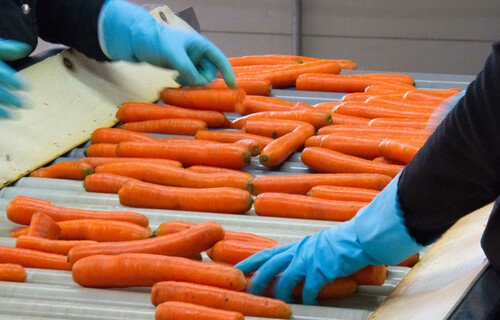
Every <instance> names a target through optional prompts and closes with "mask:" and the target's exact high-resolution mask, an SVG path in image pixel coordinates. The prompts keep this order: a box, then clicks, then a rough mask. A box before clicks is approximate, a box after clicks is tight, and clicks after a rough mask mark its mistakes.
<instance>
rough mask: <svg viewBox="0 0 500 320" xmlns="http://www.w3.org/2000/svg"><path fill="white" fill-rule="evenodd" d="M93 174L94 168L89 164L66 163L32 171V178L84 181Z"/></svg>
mask: <svg viewBox="0 0 500 320" xmlns="http://www.w3.org/2000/svg"><path fill="white" fill-rule="evenodd" d="M91 173H92V167H91V166H90V165H88V164H85V163H81V162H76V161H64V162H59V163H55V164H51V165H50V166H48V167H44V168H40V169H37V170H35V171H32V172H31V173H30V177H38V178H54V179H70V180H83V179H85V177H86V176H87V175H89V174H91Z"/></svg>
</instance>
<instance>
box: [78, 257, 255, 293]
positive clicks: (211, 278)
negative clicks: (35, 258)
mask: <svg viewBox="0 0 500 320" xmlns="http://www.w3.org/2000/svg"><path fill="white" fill-rule="evenodd" d="M72 274H73V280H74V281H75V282H76V283H78V284H80V285H81V286H84V287H95V288H109V287H119V288H124V287H150V286H153V285H154V284H155V283H157V282H160V281H169V280H170V281H186V282H192V283H198V284H206V285H209V286H214V287H219V288H226V289H231V290H242V289H243V288H245V287H246V279H245V276H244V275H243V273H242V272H241V271H240V270H238V269H236V268H233V267H230V266H225V265H222V264H216V263H204V262H199V261H193V260H191V259H186V258H181V257H169V256H162V255H157V254H147V253H126V254H119V255H113V256H109V255H94V256H88V257H85V258H83V259H80V260H78V261H77V262H76V263H75V264H74V265H73V268H72Z"/></svg>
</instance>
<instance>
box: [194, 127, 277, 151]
mask: <svg viewBox="0 0 500 320" xmlns="http://www.w3.org/2000/svg"><path fill="white" fill-rule="evenodd" d="M194 137H195V138H196V139H202V140H213V141H218V142H226V143H231V142H236V141H239V140H243V139H251V140H254V141H257V142H258V143H259V145H260V147H261V148H264V147H265V146H267V145H268V144H269V143H270V142H271V141H273V139H270V138H266V137H262V136H260V135H256V134H250V133H243V132H229V131H208V130H199V131H198V132H197V133H196V135H195V136H194Z"/></svg>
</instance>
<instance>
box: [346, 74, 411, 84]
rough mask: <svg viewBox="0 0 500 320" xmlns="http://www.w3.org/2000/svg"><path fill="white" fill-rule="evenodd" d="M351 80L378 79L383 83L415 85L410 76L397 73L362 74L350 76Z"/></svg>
mask: <svg viewBox="0 0 500 320" xmlns="http://www.w3.org/2000/svg"><path fill="white" fill-rule="evenodd" d="M349 77H351V78H361V79H378V80H384V81H393V82H402V83H406V84H409V85H412V86H413V85H414V84H415V79H413V77H412V76H409V75H406V74H397V73H362V74H351V75H349Z"/></svg>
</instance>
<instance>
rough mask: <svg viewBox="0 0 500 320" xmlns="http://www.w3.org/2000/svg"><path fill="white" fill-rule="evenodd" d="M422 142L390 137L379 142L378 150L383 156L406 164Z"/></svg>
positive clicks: (420, 146)
mask: <svg viewBox="0 0 500 320" xmlns="http://www.w3.org/2000/svg"><path fill="white" fill-rule="evenodd" d="M424 143H425V142H422V141H412V140H408V139H396V138H390V139H385V140H384V141H382V142H381V143H380V144H379V150H380V154H381V155H382V156H384V157H385V158H388V159H392V160H396V161H399V162H402V163H404V164H408V163H410V161H411V160H412V159H413V157H414V156H415V155H416V154H417V152H418V150H420V148H422V146H423V145H424Z"/></svg>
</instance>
